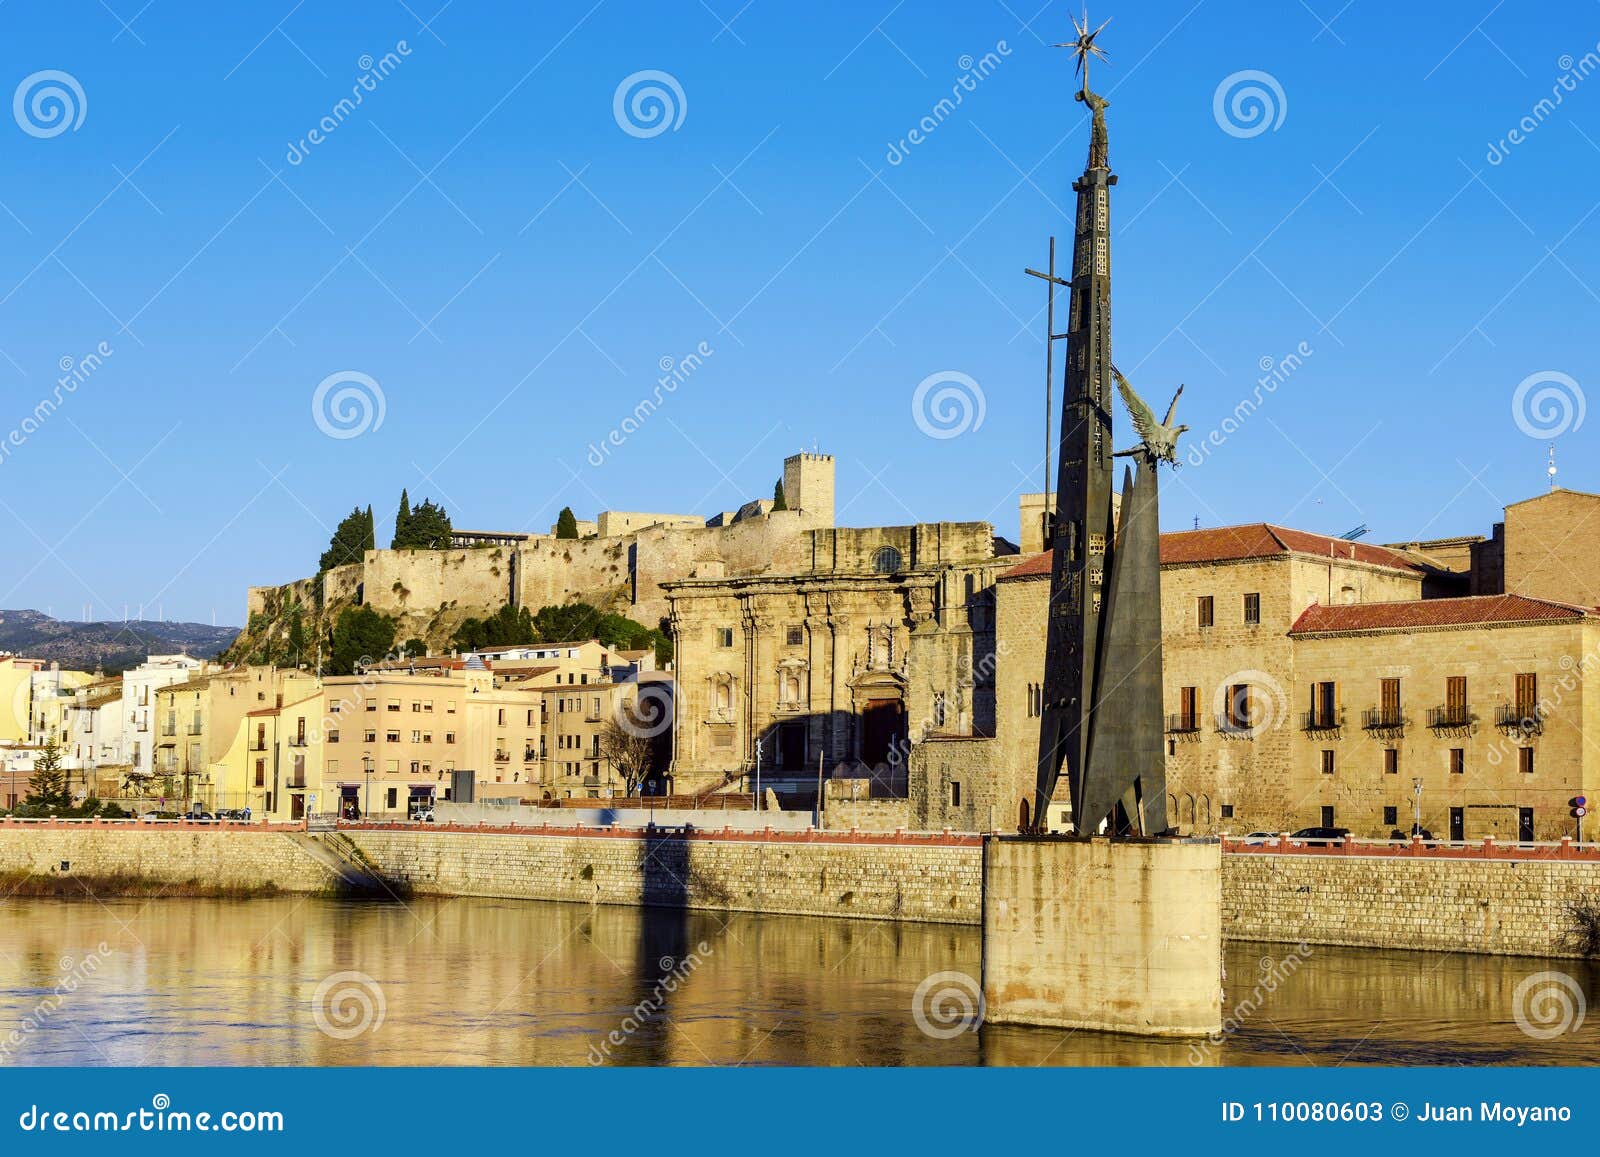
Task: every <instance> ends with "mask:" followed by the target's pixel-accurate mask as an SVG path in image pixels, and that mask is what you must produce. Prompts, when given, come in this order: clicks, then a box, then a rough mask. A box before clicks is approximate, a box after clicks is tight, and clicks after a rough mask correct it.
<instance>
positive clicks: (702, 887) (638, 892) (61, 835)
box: [0, 821, 1600, 956]
mask: <svg viewBox="0 0 1600 1157" xmlns="http://www.w3.org/2000/svg"><path fill="white" fill-rule="evenodd" d="M340 835H341V838H348V839H349V840H350V841H351V842H353V843H354V844H355V845H357V846H358V847H359V848H360V849H361V851H362V853H363V854H364V855H365V856H366V857H367V858H368V859H369V860H370V861H371V863H372V864H373V865H374V866H376V868H377V869H378V870H380V871H382V872H383V873H384V874H385V875H387V876H389V877H390V878H392V879H393V880H395V881H398V882H401V883H405V884H408V885H410V886H411V887H412V888H413V889H414V890H416V891H417V892H422V893H432V894H437V895H460V896H497V897H505V898H511V899H528V900H564V901H576V902H581V903H600V904H652V905H681V906H686V907H691V908H710V909H722V910H728V911H743V912H767V913H774V914H797V915H808V916H849V917H856V918H861V919H872V920H911V921H926V922H931V923H942V924H970V925H976V924H978V922H979V920H980V910H979V908H980V904H979V900H980V897H979V892H980V888H981V877H982V848H981V846H980V844H979V841H978V839H977V838H976V837H972V836H929V835H871V834H865V833H862V834H854V835H852V834H850V833H843V832H840V833H833V832H829V833H825V834H821V835H818V834H815V833H806V834H795V833H782V832H774V833H772V834H770V835H765V836H764V835H762V834H759V833H742V832H737V831H730V832H727V833H723V832H719V831H704V832H697V833H695V834H694V835H693V836H691V837H687V838H685V837H683V836H679V835H668V834H655V835H652V834H648V833H643V832H639V831H636V830H620V829H614V830H610V831H606V830H594V831H582V830H575V831H566V832H560V831H549V832H530V831H528V830H526V829H523V830H521V831H516V830H505V831H491V830H486V829H466V830H456V831H451V830H448V829H443V830H441V829H438V828H434V829H427V830H422V829H418V828H414V827H408V826H404V825H393V826H390V827H383V826H372V827H355V828H344V829H342V830H341V833H340ZM307 838H308V837H306V836H304V835H301V834H299V829H290V828H288V827H287V826H281V827H276V828H269V827H264V826H262V825H256V826H253V827H251V828H248V829H242V828H233V827H226V826H219V825H214V824H211V825H190V824H183V823H170V824H162V825H159V826H153V825H148V824H137V825H135V824H130V823H114V822H101V823H87V822H58V823H22V822H16V821H11V822H6V821H0V876H11V875H34V876H43V877H51V876H58V877H59V876H69V877H70V876H76V877H80V878H82V879H85V880H91V879H92V880H98V881H107V880H111V881H115V880H119V879H120V880H142V881H146V882H153V883H156V884H166V885H171V886H172V887H173V888H174V889H175V890H180V891H181V890H193V889H198V890H208V889H209V890H215V891H219V892H228V891H234V890H238V891H250V890H257V889H266V888H277V889H278V890H281V891H293V892H320V891H328V890H331V889H332V887H333V884H334V880H333V876H332V873H330V872H329V871H328V869H327V868H326V867H324V866H323V865H322V864H321V863H319V862H318V861H317V860H316V859H315V858H313V857H312V856H311V855H310V854H308V853H307V852H306V851H304V850H303V849H302V848H301V847H300V846H299V844H298V841H303V840H305V839H307ZM311 838H316V837H311ZM63 864H65V865H66V867H63V866H62V865H63ZM1586 899H1594V900H1597V901H1600V852H1596V851H1591V850H1588V849H1585V850H1582V851H1578V850H1573V849H1570V848H1560V847H1543V848H1535V849H1483V848H1468V849H1460V848H1455V849H1442V848H1441V849H1436V850H1432V849H1430V850H1422V849H1417V850H1410V849H1403V848H1401V849H1392V850H1390V851H1380V850H1375V849H1371V848H1364V847H1361V846H1357V847H1355V848H1352V849H1350V850H1340V849H1330V850H1318V849H1295V850H1292V851H1288V850H1285V851H1279V850H1276V849H1271V848H1266V849H1263V848H1244V847H1243V846H1241V845H1238V844H1234V845H1232V846H1231V847H1226V846H1225V848H1224V854H1223V857H1222V927H1223V934H1224V936H1225V937H1227V938H1228V939H1234V940H1261V941H1276V942H1281V943H1299V942H1302V941H1304V942H1306V943H1310V944H1338V945H1348V946H1352V947H1360V948H1402V949H1428V950H1433V951H1441V952H1485V953H1495V954H1501V955H1532V956H1571V955H1576V954H1577V953H1576V951H1575V950H1574V949H1573V948H1572V947H1571V945H1570V944H1569V943H1568V934H1569V932H1570V931H1572V930H1573V929H1574V926H1575V921H1574V919H1573V917H1572V914H1571V912H1570V905H1572V904H1573V903H1575V902H1579V901H1582V900H1586Z"/></svg>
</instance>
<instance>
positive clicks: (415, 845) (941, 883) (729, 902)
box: [349, 830, 982, 924]
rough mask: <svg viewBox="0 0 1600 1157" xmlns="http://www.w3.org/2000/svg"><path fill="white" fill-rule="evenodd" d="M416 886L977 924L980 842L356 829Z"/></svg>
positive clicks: (385, 865)
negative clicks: (520, 833)
mask: <svg viewBox="0 0 1600 1157" xmlns="http://www.w3.org/2000/svg"><path fill="white" fill-rule="evenodd" d="M349 834H350V836H351V838H352V839H353V840H354V841H355V842H356V844H357V845H358V846H359V847H360V848H361V850H362V853H363V854H364V855H366V856H367V857H368V858H369V859H371V860H372V861H373V862H374V863H376V864H378V865H380V866H381V867H382V869H383V871H384V873H385V874H386V875H388V876H389V877H390V878H391V879H396V880H400V881H404V882H405V883H407V884H410V885H411V886H412V888H414V889H415V890H416V891H418V892H422V893H436V894H442V895H452V896H500V897H508V898H512V899H528V900H566V901H575V902H579V903H591V904H651V905H662V906H684V907H689V908H710V909H717V910H723V911H737V912H765V913H771V914H780V915H797V916H849V917H857V918H864V919H877V920H913V921H922V922H926V923H933V924H976V923H977V922H978V901H979V891H980V886H981V881H980V874H981V870H982V860H981V854H980V853H981V849H980V847H979V846H978V844H977V842H976V841H975V840H974V841H967V842H965V843H956V842H945V841H936V840H934V839H928V838H926V837H924V838H921V839H914V840H910V841H904V842H897V843H889V842H874V843H864V842H849V841H847V840H843V839H841V840H838V841H820V840H817V841H812V840H808V841H805V842H800V841H792V840H761V839H751V838H749V837H744V838H739V837H733V838H722V837H719V836H714V835H713V836H701V837H694V838H688V839H685V838H683V837H679V836H666V835H662V836H656V837H649V836H641V835H639V834H638V833H629V834H628V835H625V836H602V835H596V836H593V837H577V836H525V835H504V834H498V833H495V834H488V833H485V834H477V833H471V832H463V833H444V832H413V831H398V830H396V831H384V830H379V831H351V832H350V833H349Z"/></svg>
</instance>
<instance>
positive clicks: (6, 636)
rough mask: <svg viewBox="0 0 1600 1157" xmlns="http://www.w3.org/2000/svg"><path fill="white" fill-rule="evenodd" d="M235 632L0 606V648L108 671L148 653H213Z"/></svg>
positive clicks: (71, 666)
mask: <svg viewBox="0 0 1600 1157" xmlns="http://www.w3.org/2000/svg"><path fill="white" fill-rule="evenodd" d="M238 633H239V628H238V627H212V626H207V625H206V624H204V623H156V622H130V623H114V622H103V623H102V622H91V623H73V622H66V621H64V620H61V619H53V618H51V617H50V616H49V615H46V614H41V613H40V612H39V611H0V651H11V652H13V653H14V654H17V655H22V656H25V657H27V658H30V659H47V660H53V661H54V662H57V663H60V664H61V666H62V667H64V668H69V669H73V670H79V671H93V670H95V668H97V667H99V668H103V669H104V670H105V671H106V672H107V673H108V674H110V673H114V672H117V671H125V670H127V669H128V668H129V667H137V666H138V665H139V664H140V663H142V662H144V659H145V656H147V655H151V654H155V655H172V654H177V653H179V652H183V653H185V654H189V655H193V656H194V657H195V658H197V659H211V658H215V657H216V656H217V655H218V654H219V653H220V652H222V651H224V650H226V649H227V647H228V646H229V645H230V644H231V643H232V642H233V640H234V637H235V636H236V635H238Z"/></svg>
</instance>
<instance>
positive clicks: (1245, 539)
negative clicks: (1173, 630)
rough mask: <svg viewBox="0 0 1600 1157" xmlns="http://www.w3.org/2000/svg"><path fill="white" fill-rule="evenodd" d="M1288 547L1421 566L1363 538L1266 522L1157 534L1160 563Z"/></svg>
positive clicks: (1261, 554) (1264, 553) (1264, 554)
mask: <svg viewBox="0 0 1600 1157" xmlns="http://www.w3.org/2000/svg"><path fill="white" fill-rule="evenodd" d="M1289 551H1296V552H1298V553H1301V554H1314V555H1317V556H1319V557H1321V558H1339V559H1346V560H1350V561H1354V562H1362V563H1368V564H1370V565H1372V566H1387V567H1393V568H1395V569H1396V570H1406V571H1412V572H1415V573H1418V574H1421V573H1422V571H1423V568H1422V567H1420V566H1418V565H1417V564H1416V563H1415V562H1413V561H1412V560H1411V559H1408V558H1407V557H1406V556H1405V555H1403V554H1401V553H1400V552H1399V551H1394V550H1390V549H1388V548H1387V547H1383V546H1372V545H1370V544H1368V543H1364V542H1350V541H1349V540H1347V539H1343V538H1333V537H1331V536H1330V535H1326V534H1313V533H1311V532H1310V531H1307V530H1290V529H1288V528H1287V527H1283V526H1273V525H1272V524H1271V523H1267V522H1252V523H1247V524H1246V525H1244V526H1219V527H1216V528H1214V529H1209V530H1180V531H1177V532H1176V533H1173V534H1163V535H1162V536H1161V564H1162V565H1163V566H1173V565H1178V564H1182V563H1200V562H1232V561H1235V560H1237V559H1246V558H1270V557H1272V556H1274V555H1281V554H1285V553H1288V552H1289Z"/></svg>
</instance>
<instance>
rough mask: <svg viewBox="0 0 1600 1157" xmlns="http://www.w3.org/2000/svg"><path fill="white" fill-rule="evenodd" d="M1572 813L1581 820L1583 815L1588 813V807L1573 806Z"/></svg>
mask: <svg viewBox="0 0 1600 1157" xmlns="http://www.w3.org/2000/svg"><path fill="white" fill-rule="evenodd" d="M1572 814H1573V815H1575V816H1577V817H1578V818H1579V819H1580V820H1581V819H1582V818H1583V817H1584V816H1586V815H1588V814H1589V809H1588V808H1586V807H1575V808H1573V809H1572Z"/></svg>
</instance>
